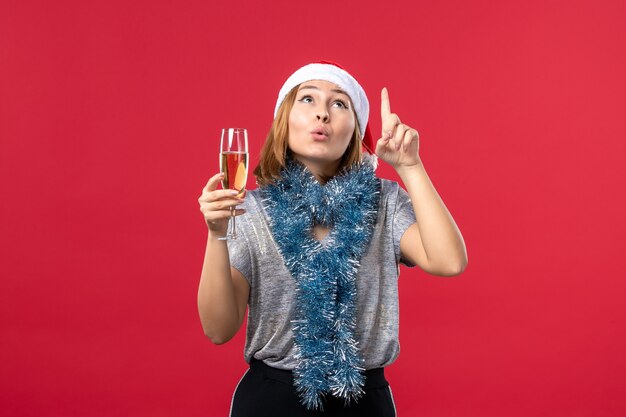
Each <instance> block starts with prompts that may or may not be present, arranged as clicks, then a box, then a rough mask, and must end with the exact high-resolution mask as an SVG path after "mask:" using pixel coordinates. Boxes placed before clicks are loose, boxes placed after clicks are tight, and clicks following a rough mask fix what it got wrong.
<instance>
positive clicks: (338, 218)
mask: <svg viewBox="0 0 626 417" xmlns="http://www.w3.org/2000/svg"><path fill="white" fill-rule="evenodd" d="M286 165H287V166H286V168H285V169H283V171H282V173H281V179H280V180H278V181H276V183H274V184H272V185H269V186H265V187H263V188H262V189H261V193H262V196H263V204H264V206H265V208H266V211H267V213H268V215H269V218H270V219H269V221H270V226H271V229H272V235H273V237H274V240H275V241H276V243H277V244H278V247H279V250H280V253H281V255H282V256H283V259H284V261H285V265H286V266H287V269H288V270H289V271H290V272H291V275H292V276H293V277H294V279H295V280H296V284H297V293H296V309H295V319H294V320H293V332H294V344H295V347H296V360H297V366H296V368H295V369H294V380H295V381H294V383H295V386H296V389H297V391H298V393H299V394H300V397H301V401H302V403H303V405H304V406H306V408H307V409H322V408H323V407H322V399H323V398H324V396H325V395H326V394H327V393H331V394H332V395H334V396H335V397H338V398H342V399H344V400H345V402H346V403H349V402H350V401H352V400H357V399H358V398H359V397H360V396H361V395H362V394H363V383H364V377H363V374H362V373H361V371H363V367H362V363H363V360H362V358H361V357H360V354H359V350H358V346H357V341H356V340H355V338H354V330H355V327H356V318H355V315H356V282H355V278H356V273H357V271H358V269H359V265H360V259H361V256H362V255H363V253H364V252H365V249H366V248H367V244H368V243H369V241H370V238H371V236H372V231H373V229H374V225H375V223H376V216H377V210H378V200H379V196H380V180H379V179H378V178H376V176H375V175H374V167H373V166H372V164H371V163H370V162H369V161H366V162H363V163H360V164H356V165H354V166H353V167H352V168H351V169H349V170H346V171H344V172H342V173H341V174H340V175H337V176H335V177H333V178H332V179H330V180H329V181H328V182H327V183H326V184H325V185H322V184H320V183H319V182H318V181H317V180H316V179H315V177H314V176H313V175H312V174H311V172H310V171H309V170H308V169H306V167H304V165H302V164H300V163H298V162H296V161H295V160H293V159H289V160H288V161H287V164H286ZM316 224H320V225H323V226H327V227H329V228H330V231H329V233H328V235H327V237H326V238H325V239H324V240H323V241H321V242H320V241H318V240H316V239H315V237H314V234H313V227H314V226H315V225H316Z"/></svg>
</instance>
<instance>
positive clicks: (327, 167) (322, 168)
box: [293, 155, 341, 184]
mask: <svg viewBox="0 0 626 417" xmlns="http://www.w3.org/2000/svg"><path fill="white" fill-rule="evenodd" d="M293 157H294V158H295V159H296V160H298V161H299V162H300V163H301V164H302V165H304V166H305V167H307V169H308V170H309V171H311V173H312V174H313V176H314V177H315V179H316V180H317V181H318V182H320V183H322V184H325V183H326V181H328V180H329V179H330V178H332V177H334V176H335V175H336V174H337V171H338V170H339V165H340V164H341V160H337V161H319V160H315V159H313V160H312V159H309V158H302V157H300V156H296V155H294V156H293Z"/></svg>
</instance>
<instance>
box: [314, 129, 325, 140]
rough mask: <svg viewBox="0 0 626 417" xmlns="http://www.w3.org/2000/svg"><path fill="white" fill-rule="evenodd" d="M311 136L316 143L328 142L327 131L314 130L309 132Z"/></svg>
mask: <svg viewBox="0 0 626 417" xmlns="http://www.w3.org/2000/svg"><path fill="white" fill-rule="evenodd" d="M311 136H312V137H313V139H315V140H318V141H324V140H328V131H326V129H323V128H318V129H314V130H312V131H311Z"/></svg>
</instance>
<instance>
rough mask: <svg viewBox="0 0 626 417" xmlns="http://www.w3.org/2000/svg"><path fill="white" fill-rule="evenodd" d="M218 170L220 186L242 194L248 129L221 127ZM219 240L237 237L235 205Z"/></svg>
mask: <svg viewBox="0 0 626 417" xmlns="http://www.w3.org/2000/svg"><path fill="white" fill-rule="evenodd" d="M220 171H221V172H223V173H224V179H223V180H222V188H224V189H231V190H237V191H239V196H241V195H243V192H244V191H245V189H246V180H247V179H248V131H247V130H246V129H242V128H232V127H231V128H226V129H222V141H221V146H220ZM219 239H220V240H228V239H237V232H236V229H235V207H232V208H231V209H230V224H229V230H228V233H227V234H226V236H225V237H222V238H219Z"/></svg>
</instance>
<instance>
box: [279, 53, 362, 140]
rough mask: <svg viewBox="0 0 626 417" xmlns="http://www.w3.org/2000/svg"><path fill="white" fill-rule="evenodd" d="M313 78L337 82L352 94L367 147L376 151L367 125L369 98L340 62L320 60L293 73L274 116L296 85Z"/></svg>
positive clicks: (351, 98)
mask: <svg viewBox="0 0 626 417" xmlns="http://www.w3.org/2000/svg"><path fill="white" fill-rule="evenodd" d="M311 80H322V81H328V82H331V83H333V84H336V85H337V86H338V87H339V88H341V89H342V90H343V91H345V92H346V93H347V94H348V96H350V100H352V105H353V106H354V112H355V113H356V118H357V121H358V123H359V130H360V132H361V134H362V136H363V144H364V145H365V149H367V150H368V151H369V152H374V140H373V139H372V133H371V132H370V129H369V126H368V125H367V121H368V118H369V112H370V105H369V101H368V100H367V95H366V94H365V90H363V87H361V85H360V84H359V83H358V82H357V80H356V79H355V78H354V77H353V76H352V75H350V74H349V73H348V72H347V71H346V70H345V69H343V67H341V66H340V65H339V64H336V63H334V62H330V61H320V62H317V63H313V64H308V65H305V66H303V67H302V68H300V69H298V70H297V71H296V72H294V73H293V74H291V76H290V77H289V78H287V81H285V84H283V86H282V88H281V89H280V92H279V93H278V100H277V101H276V108H275V109H274V117H276V113H277V112H278V108H279V107H280V105H281V104H282V102H283V100H284V99H285V97H286V96H287V94H289V92H290V91H291V90H292V89H293V88H294V87H295V86H297V85H299V84H302V83H303V82H306V81H311Z"/></svg>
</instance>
